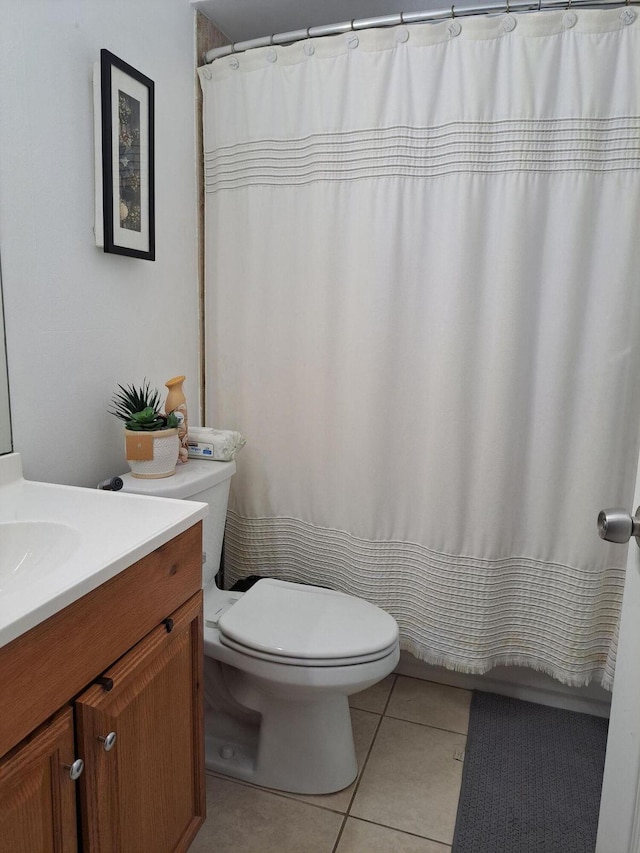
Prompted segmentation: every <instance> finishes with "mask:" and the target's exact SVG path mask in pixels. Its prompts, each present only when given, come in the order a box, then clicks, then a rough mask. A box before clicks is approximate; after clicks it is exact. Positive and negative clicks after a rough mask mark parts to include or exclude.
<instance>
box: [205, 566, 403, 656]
mask: <svg viewBox="0 0 640 853" xmlns="http://www.w3.org/2000/svg"><path fill="white" fill-rule="evenodd" d="M218 629H219V631H220V633H221V635H222V636H221V639H222V638H224V637H227V638H229V639H230V640H232V641H235V642H236V643H238V644H240V645H242V646H244V647H246V648H248V649H256V650H258V651H261V652H266V653H267V654H269V655H278V656H281V657H283V658H298V659H303V660H317V659H324V660H329V659H340V658H356V657H360V656H363V655H372V654H375V653H376V652H380V651H382V650H385V649H388V648H389V647H391V646H392V645H393V644H394V643H395V642H396V641H397V639H398V625H397V623H396V621H395V619H394V618H393V617H392V616H390V615H389V614H388V613H385V611H384V610H382V609H381V608H379V607H376V606H375V605H374V604H370V603H369V602H368V601H363V600H362V599H361V598H356V597H355V596H352V595H345V594H344V593H341V592H334V591H333V590H330V589H324V588H322V587H315V586H306V585H304V584H297V583H287V582H286V581H278V580H272V579H270V578H269V579H267V578H265V579H263V580H260V581H258V583H256V584H254V586H252V587H251V588H250V589H249V590H248V591H247V592H246V593H245V594H244V595H243V596H242V598H241V599H240V600H239V601H237V602H236V603H235V604H234V606H233V607H231V608H230V609H229V610H227V611H226V613H224V614H223V615H222V616H221V617H220V620H219V622H218Z"/></svg>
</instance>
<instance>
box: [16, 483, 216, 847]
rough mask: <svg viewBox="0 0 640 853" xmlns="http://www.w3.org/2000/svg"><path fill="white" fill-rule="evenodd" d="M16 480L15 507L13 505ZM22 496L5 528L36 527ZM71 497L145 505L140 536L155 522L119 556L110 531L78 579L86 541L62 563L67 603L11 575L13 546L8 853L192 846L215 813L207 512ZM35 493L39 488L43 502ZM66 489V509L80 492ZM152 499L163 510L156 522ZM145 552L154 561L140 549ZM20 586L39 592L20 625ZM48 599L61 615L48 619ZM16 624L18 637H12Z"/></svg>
mask: <svg viewBox="0 0 640 853" xmlns="http://www.w3.org/2000/svg"><path fill="white" fill-rule="evenodd" d="M0 473H1V472H0ZM25 482H26V481H22V483H23V484H24V483H25ZM2 485H3V484H2V482H1V481H0V507H1V508H2V510H3V513H5V511H6V510H7V508H8V507H9V506H10V504H9V502H8V501H6V500H3V498H6V497H7V494H8V492H7V490H4V491H3V489H2ZM26 485H27V486H29V485H32V486H35V485H39V486H47V484H28V483H27V484H26ZM49 488H50V489H52V490H55V489H56V488H59V489H62V490H64V489H65V487H55V486H51V487H49ZM66 488H67V489H69V488H70V487H66ZM18 491H19V489H18V490H14V492H13V493H12V497H13V501H12V503H11V506H12V510H11V512H13V513H14V515H17V516H18V519H17V520H16V519H13V520H12V519H9V520H8V521H7V519H6V518H0V534H1V533H2V530H1V528H2V527H3V524H4V525H5V526H6V529H7V530H9V528H10V527H11V525H12V524H13V528H14V529H16V528H18V526H19V525H20V524H21V523H24V522H22V521H20V516H21V512H22V511H21V509H20V500H21V499H20V496H19V494H18ZM70 492H79V493H81V495H80V497H81V498H83V499H84V498H85V497H86V499H87V500H88V502H89V503H91V502H92V501H97V502H98V504H99V505H100V507H101V508H102V507H106V509H107V510H111V508H112V507H114V508H115V509H114V512H116V514H117V512H121V511H123V512H124V513H125V515H126V514H128V515H129V517H130V519H131V515H132V513H133V515H134V516H136V513H135V512H134V511H135V510H138V511H139V512H138V513H137V517H136V522H138V520H139V519H141V520H140V521H139V524H140V527H136V528H135V529H136V530H137V531H138V533H137V534H135V535H137V536H138V539H140V536H141V534H140V533H139V530H140V529H142V530H143V531H144V532H143V534H142V540H144V541H139V542H138V544H137V545H136V546H134V547H133V548H131V547H129V546H126V547H123V546H122V545H120V546H118V547H116V548H115V549H114V550H113V554H112V555H111V554H110V550H109V549H110V547H113V546H112V545H111V543H109V542H108V541H107V540H106V539H104V540H103V541H104V548H103V553H102V556H100V555H98V557H97V558H96V563H95V566H90V567H89V568H88V570H87V571H88V572H89V577H88V578H87V577H84V578H82V579H81V580H79V579H78V578H79V576H78V577H75V578H74V577H73V574H74V572H75V571H76V568H78V567H79V566H81V564H82V562H83V560H82V543H79V545H78V548H77V549H76V552H75V555H71V556H70V557H69V560H68V561H67V562H66V563H65V564H64V565H61V567H60V573H61V578H64V580H61V581H59V582H58V594H57V595H56V596H54V604H53V605H49V604H47V602H48V601H49V599H50V596H49V597H48V596H47V595H45V596H44V598H43V600H44V599H47V600H46V601H45V603H44V604H42V602H39V596H40V597H41V598H42V594H41V592H39V588H41V587H42V586H44V587H45V588H46V584H47V581H45V580H42V581H41V583H40V584H36V583H33V584H32V585H31V588H30V589H29V588H28V587H27V588H26V590H23V594H22V595H17V594H15V590H14V586H15V584H16V583H17V581H13V580H12V578H9V579H8V580H7V572H6V567H5V568H4V569H3V565H2V561H3V559H4V556H3V555H0V603H1V604H2V607H0V684H1V685H2V689H1V690H0V853H9V851H11V853H16V851H25V853H26V851H29V853H36V851H37V853H45V851H46V853H48V851H56V853H60V852H61V851H62V853H70V851H76V850H78V849H82V850H83V851H85V853H98V851H101V853H116V851H148V853H151V851H154V853H156V851H157V853H170V851H186V850H187V849H188V847H189V845H190V843H191V842H192V840H193V838H194V837H195V835H196V833H197V831H198V829H199V827H200V826H201V824H202V822H203V820H204V816H205V785H204V749H203V711H202V708H203V705H202V628H203V626H202V592H201V586H202V544H201V543H202V523H201V521H200V519H201V518H202V517H203V516H204V514H205V513H206V508H205V507H204V506H203V505H202V504H196V503H190V504H187V502H184V501H168V502H166V503H168V504H175V506H174V507H173V509H172V507H171V506H169V507H168V508H167V507H165V506H164V504H165V501H159V499H152V498H140V497H136V496H123V497H122V498H117V497H115V496H110V497H111V499H112V501H111V504H109V501H108V499H107V501H106V502H105V501H104V498H105V497H107V494H106V493H97V495H96V496H95V497H94V495H93V490H83V489H70ZM52 493H53V492H52ZM82 493H84V495H83V494H82ZM35 494H36V490H31V492H30V493H29V502H30V505H31V506H32V508H33V507H34V506H35V505H36V504H35V503H34V500H33V497H34V495H35ZM60 494H62V499H61V503H62V504H64V502H65V500H66V501H71V502H73V500H75V498H76V497H77V495H72V494H68V495H66V496H65V495H64V492H60ZM98 495H100V496H99V497H98ZM114 497H115V502H114V501H113V498H114ZM72 499H73V500H72ZM131 501H134V503H133V504H132V503H131ZM136 501H138V502H141V503H135V502H136ZM149 501H154V502H155V505H153V504H152V505H151V507H150V510H151V512H150V515H149V523H148V525H147V527H146V528H145V525H146V524H147V521H146V520H145V518H144V516H145V511H146V510H147V509H148V502H149ZM123 502H124V503H123ZM36 503H37V502H36ZM58 503H59V505H60V501H59V502H58ZM185 504H187V506H186V508H185ZM61 511H62V510H61ZM33 512H35V510H33V509H32V513H33ZM42 512H43V511H42V509H41V510H40V517H43V515H42ZM78 512H80V510H78ZM172 512H173V521H171V520H170V517H171V514H172ZM163 513H168V515H166V517H163ZM22 514H24V513H22ZM36 514H37V513H36ZM54 514H55V513H54ZM153 519H155V521H154V520H153ZM158 519H160V520H158ZM56 520H57V521H59V518H58V519H56ZM113 521H114V518H113V517H111V518H110V519H108V520H107V522H105V523H108V522H113ZM153 524H155V526H156V530H155V533H151V532H150V531H151V530H152V527H153ZM132 526H133V527H135V523H134V524H133V525H132V522H131V520H130V523H129V528H131V527H132ZM122 528H123V530H124V525H122ZM176 531H177V532H176ZM114 536H115V537H118V529H117V527H116V528H115V529H114V528H112V538H113V537H114ZM123 536H124V538H125V539H126V535H124V534H123ZM0 539H1V536H0ZM7 541H9V542H10V543H11V538H10V535H9V537H8V539H7ZM158 541H160V542H161V544H159V545H158V544H157V543H158ZM0 544H2V542H1V541H0ZM93 544H94V546H95V542H94V543H93ZM127 548H128V550H127ZM0 550H4V553H5V554H6V553H8V551H9V549H7V548H4V549H0ZM140 551H142V552H143V553H144V556H142V557H139V556H138V558H137V559H136V558H135V557H134V558H131V554H134V555H136V554H139V552H140ZM145 552H146V553H145ZM52 553H53V552H52ZM127 554H128V555H129V556H128V557H127ZM105 555H106V556H105ZM85 557H86V555H85ZM112 557H113V558H112ZM87 559H88V558H87ZM27 563H28V560H27ZM34 565H35V564H34ZM96 566H99V568H96ZM123 566H124V567H123ZM3 571H4V574H3ZM15 571H17V569H16V570H14V575H15ZM34 571H35V569H34ZM78 571H79V568H78ZM52 574H55V572H53V571H52ZM85 574H86V573H85ZM70 577H71V580H69V578H70ZM3 578H4V580H3ZM49 582H53V581H49ZM12 583H13V584H14V586H12ZM3 584H4V589H3V588H2V587H3ZM86 587H90V589H89V591H87V592H84V594H79V591H81V592H82V591H84V589H85V588H86ZM49 592H50V591H49ZM14 594H15V601H16V602H23V598H24V594H26V595H27V596H29V595H30V598H31V604H28V605H25V606H24V608H23V609H24V610H25V612H24V613H21V615H20V616H19V618H18V620H17V622H16V620H13V622H11V624H8V623H9V622H10V621H11V620H10V619H9V617H7V616H6V613H7V612H8V611H7V605H8V604H10V603H11V600H12V597H13V596H14ZM66 601H68V602H69V603H65V602H66ZM62 603H65V604H64V606H61V604H62ZM16 607H18V604H16ZM3 608H4V610H3ZM25 608H26V609H25ZM29 608H31V609H30V610H29ZM43 608H44V609H45V610H46V609H47V608H49V609H53V611H54V612H52V613H51V615H49V616H47V618H44V619H42V618H41V616H42V612H43ZM34 609H35V611H37V615H36V616H33V615H32V613H33V611H34ZM3 613H4V617H3ZM3 618H4V622H3ZM30 621H31V622H34V624H33V625H32V626H31V627H29V628H27V629H26V630H23V629H24V628H25V626H26V625H28V623H29V622H30ZM5 623H6V624H5ZM6 632H9V635H11V634H14V635H15V636H13V638H12V639H10V640H9V641H6V637H7V633H6Z"/></svg>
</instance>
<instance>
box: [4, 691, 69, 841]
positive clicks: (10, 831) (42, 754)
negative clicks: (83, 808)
mask: <svg viewBox="0 0 640 853" xmlns="http://www.w3.org/2000/svg"><path fill="white" fill-rule="evenodd" d="M73 760H74V754H73V712H72V710H71V708H66V709H65V710H64V711H62V712H60V713H59V714H58V715H57V716H56V717H54V718H53V720H51V721H50V722H49V723H45V724H44V725H43V726H41V727H40V728H39V729H38V730H37V731H36V732H35V733H34V734H33V735H31V736H30V737H29V738H27V740H26V741H24V742H23V743H21V744H19V745H18V746H17V747H16V748H15V749H14V750H12V751H11V752H10V753H9V754H8V755H7V756H6V757H5V758H3V759H2V761H0V851H1V853H34V851H38V853H75V851H77V849H78V847H77V830H76V784H77V783H76V782H73V781H72V779H71V777H70V775H69V770H70V765H71V764H72V763H73ZM64 765H68V766H67V767H65V766H64Z"/></svg>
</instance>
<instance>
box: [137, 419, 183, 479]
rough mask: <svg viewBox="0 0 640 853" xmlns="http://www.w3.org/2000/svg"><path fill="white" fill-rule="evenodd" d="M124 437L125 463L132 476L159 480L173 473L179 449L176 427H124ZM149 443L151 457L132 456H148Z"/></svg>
mask: <svg viewBox="0 0 640 853" xmlns="http://www.w3.org/2000/svg"><path fill="white" fill-rule="evenodd" d="M125 437H126V449H127V463H128V465H129V468H131V476H132V477H138V478H140V479H142V480H159V479H161V478H162V477H171V476H172V475H173V474H175V472H176V462H177V461H178V452H179V450H180V439H179V438H178V430H177V429H160V430H157V431H156V432H145V431H140V432H138V431H135V430H129V429H125ZM150 444H151V448H152V449H151V458H134V457H145V456H146V457H149V445H150Z"/></svg>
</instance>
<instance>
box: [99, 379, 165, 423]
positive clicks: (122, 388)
mask: <svg viewBox="0 0 640 853" xmlns="http://www.w3.org/2000/svg"><path fill="white" fill-rule="evenodd" d="M118 389H119V390H118V391H116V393H114V395H113V397H112V399H111V403H112V408H111V409H109V414H111V415H114V416H115V417H116V418H118V419H119V420H121V421H124V424H125V426H126V428H127V429H130V430H137V431H140V430H147V431H155V430H160V429H167V428H174V427H176V426H177V425H178V419H177V418H176V417H175V415H174V414H173V413H172V414H170V415H163V414H162V412H161V407H162V400H161V397H160V392H159V391H158V389H157V388H153V389H152V388H151V387H150V384H149V381H148V380H147V379H145V380H144V382H143V383H142V385H141V386H140V387H136V386H135V385H118Z"/></svg>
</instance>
